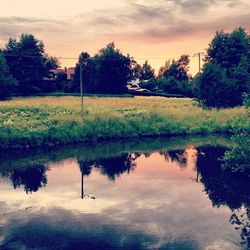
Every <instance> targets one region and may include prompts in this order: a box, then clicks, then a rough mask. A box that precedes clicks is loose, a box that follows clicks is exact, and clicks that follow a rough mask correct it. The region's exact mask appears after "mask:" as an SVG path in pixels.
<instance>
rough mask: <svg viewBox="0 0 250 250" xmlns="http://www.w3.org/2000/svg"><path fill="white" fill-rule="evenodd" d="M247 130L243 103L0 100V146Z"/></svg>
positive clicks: (154, 99) (144, 99) (146, 99)
mask: <svg viewBox="0 0 250 250" xmlns="http://www.w3.org/2000/svg"><path fill="white" fill-rule="evenodd" d="M235 127H237V128H241V129H245V130H249V129H250V125H249V117H248V116H247V114H246V111H245V110H244V108H240V107H239V108H233V109H224V110H216V109H212V110H203V109H202V108H199V107H197V105H195V103H194V102H193V101H192V100H191V99H188V98H163V97H134V98H119V97H115V98H112V97H109V98H107V97H105V98H102V97H96V98H95V97H85V98H84V111H83V113H81V112H80V98H79V97H70V96H67V97H66V96H65V97H33V98H16V99H13V100H11V101H2V102H0V148H11V147H13V148H18V147H35V146H41V145H51V146H52V145H56V144H63V143H73V142H80V141H86V140H99V139H116V138H131V137H141V136H160V135H161V136H163V135H164V136H165V135H181V134H213V133H230V132H231V130H232V129H233V128H235Z"/></svg>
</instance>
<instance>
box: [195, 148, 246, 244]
mask: <svg viewBox="0 0 250 250" xmlns="http://www.w3.org/2000/svg"><path fill="white" fill-rule="evenodd" d="M198 151H199V154H198V158H197V169H199V171H200V173H201V182H202V183H203V185H204V188H205V191H206V193H207V195H208V197H209V198H210V200H211V201H212V204H213V205H214V206H218V207H219V206H221V205H226V206H228V207H229V208H230V209H231V210H232V216H231V218H230V222H231V224H232V225H235V227H236V229H237V230H239V232H240V235H241V240H242V242H241V244H242V245H243V246H244V247H247V248H250V213H249V210H250V179H249V177H248V176H246V175H244V174H243V173H241V172H232V171H231V170H230V168H227V169H225V170H222V163H223V161H222V158H223V155H224V153H225V151H226V148H222V147H206V148H202V147H200V148H199V149H198Z"/></svg>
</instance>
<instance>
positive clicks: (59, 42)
mask: <svg viewBox="0 0 250 250" xmlns="http://www.w3.org/2000/svg"><path fill="white" fill-rule="evenodd" d="M238 26H243V27H245V28H246V29H247V30H249V29H250V2H249V0H134V1H133V0H91V1H87V0H71V1H69V0H67V1H66V0H53V1H51V0H37V1H34V0H22V1H20V0H2V1H1V8H0V47H4V46H5V44H6V42H7V40H8V39H9V38H10V37H18V36H19V35H20V34H21V33H32V34H34V35H35V36H36V37H37V38H38V39H40V40H42V41H43V42H44V43H45V46H46V51H47V52H48V53H49V54H50V55H54V56H58V57H78V55H79V54H80V52H81V51H88V52H89V53H90V54H91V55H94V54H95V53H96V52H97V51H98V50H99V49H100V48H102V47H104V46H105V45H106V44H107V43H109V42H111V41H114V42H115V43H116V45H117V47H118V48H119V49H121V51H122V52H123V53H125V54H127V53H129V54H130V55H131V56H133V57H135V59H137V61H139V62H140V63H141V62H142V61H145V60H146V59H148V60H149V63H150V64H151V65H152V66H154V67H155V68H159V67H160V66H161V65H163V64H164V62H165V60H166V59H171V58H177V57H179V56H180V55H181V54H183V53H187V54H191V55H192V54H194V53H197V52H200V51H204V50H205V49H206V48H207V46H208V43H209V41H210V40H211V39H212V37H213V36H214V34H215V32H216V30H225V31H231V30H233V29H234V28H235V27H238ZM61 62H62V66H73V65H74V64H75V61H74V60H61ZM192 63H193V65H191V66H192V70H193V71H195V70H196V69H197V64H196V63H197V58H193V62H192Z"/></svg>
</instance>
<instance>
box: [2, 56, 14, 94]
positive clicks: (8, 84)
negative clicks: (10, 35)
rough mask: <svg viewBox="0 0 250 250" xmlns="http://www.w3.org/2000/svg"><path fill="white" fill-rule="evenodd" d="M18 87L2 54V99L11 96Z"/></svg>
mask: <svg viewBox="0 0 250 250" xmlns="http://www.w3.org/2000/svg"><path fill="white" fill-rule="evenodd" d="M15 86H16V81H15V80H14V79H13V77H12V76H11V75H10V73H9V67H8V65H7V64H6V60H5V58H4V57H3V56H2V55H1V54H0V99H6V98H8V97H10V96H11V94H12V93H13V91H14V87H15Z"/></svg>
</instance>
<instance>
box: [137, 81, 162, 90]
mask: <svg viewBox="0 0 250 250" xmlns="http://www.w3.org/2000/svg"><path fill="white" fill-rule="evenodd" d="M139 85H140V87H141V88H145V89H148V90H150V91H152V92H155V91H157V89H158V85H157V81H156V79H155V78H150V79H148V80H144V81H141V82H140V84H139Z"/></svg>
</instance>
